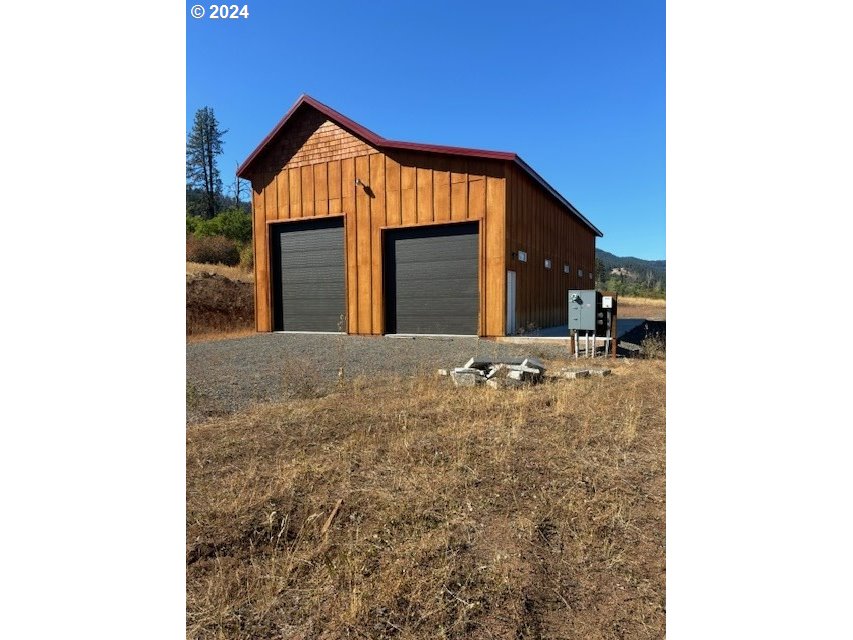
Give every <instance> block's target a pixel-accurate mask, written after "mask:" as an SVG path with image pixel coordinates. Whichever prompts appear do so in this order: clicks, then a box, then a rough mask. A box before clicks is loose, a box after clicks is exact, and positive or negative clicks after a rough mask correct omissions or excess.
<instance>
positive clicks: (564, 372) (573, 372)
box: [554, 369, 589, 380]
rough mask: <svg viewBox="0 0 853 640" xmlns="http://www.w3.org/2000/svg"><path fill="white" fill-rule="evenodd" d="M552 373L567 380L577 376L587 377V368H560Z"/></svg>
mask: <svg viewBox="0 0 853 640" xmlns="http://www.w3.org/2000/svg"><path fill="white" fill-rule="evenodd" d="M554 375H555V377H557V378H566V379H567V380H575V379H577V378H588V377H589V369H560V370H559V371H557V373H555V374H554Z"/></svg>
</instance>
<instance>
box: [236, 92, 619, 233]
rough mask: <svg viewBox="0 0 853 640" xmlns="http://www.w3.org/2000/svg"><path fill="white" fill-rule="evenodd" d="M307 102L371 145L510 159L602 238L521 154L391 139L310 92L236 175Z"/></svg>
mask: <svg viewBox="0 0 853 640" xmlns="http://www.w3.org/2000/svg"><path fill="white" fill-rule="evenodd" d="M304 104H307V105H309V106H310V107H313V108H314V109H316V110H317V111H319V112H320V113H322V114H324V115H325V116H326V117H327V118H329V119H330V120H332V121H333V122H335V123H336V124H337V125H339V126H340V127H342V128H344V129H346V130H348V131H349V132H350V133H352V134H354V135H356V136H358V137H359V138H362V139H363V140H364V141H365V142H368V143H369V144H371V145H372V146H374V147H376V148H377V149H380V150H381V149H404V150H408V151H424V152H427V153H441V154H445V155H450V156H467V157H472V158H485V159H488V160H503V161H507V162H514V163H515V164H516V165H517V166H518V167H519V168H521V169H522V170H524V172H525V173H527V174H528V175H529V176H530V177H531V178H533V180H535V181H536V182H537V183H538V184H539V185H540V186H541V187H542V188H543V189H545V190H546V191H547V192H548V193H550V194H551V195H552V196H554V197H555V198H556V199H557V200H558V201H559V202H560V203H561V204H562V205H563V206H565V207H566V208H567V209H569V211H570V212H571V213H573V214H574V215H576V216H577V217H578V218H580V220H581V221H582V222H583V223H584V224H586V226H588V227H589V228H590V229H591V230H592V231H593V233H595V235H597V236H598V237H599V238H600V237H603V236H604V234H603V233H602V232H601V231H600V230H599V229H598V228H597V227H596V226H595V225H594V224H592V223H591V222H590V221H589V220H587V219H586V217H585V216H584V215H583V214H582V213H581V212H580V211H578V210H577V209H576V208H575V207H574V206H573V205H572V203H571V202H569V201H568V200H566V199H565V198H564V197H563V196H562V195H561V194H560V193H559V192H558V191H557V190H556V189H554V187H552V186H551V185H550V184H548V182H546V181H545V179H544V178H543V177H542V176H540V175H539V174H538V173H536V171H534V170H533V168H532V167H531V166H530V165H528V164H527V163H526V162H525V161H524V160H522V159H521V157H520V156H519V155H518V154H516V153H513V152H511V151H488V150H486V149H469V148H467V147H448V146H445V145H438V144H422V143H418V142H403V141H401V140H388V139H387V138H383V137H382V136H380V135H379V134H377V133H374V132H373V131H371V130H370V129H368V128H367V127H363V126H362V125H360V124H358V123H357V122H355V121H354V120H350V119H349V118H347V117H346V116H345V115H343V114H342V113H338V112H337V111H335V110H334V109H332V108H331V107H329V106H326V105H325V104H323V103H322V102H319V101H317V100H315V99H314V98H312V97H311V96H309V95H307V94H304V93H303V94H302V95H301V96H299V99H298V100H297V101H296V102H295V103H294V105H293V106H292V107H291V108H290V109H289V110H288V112H287V113H286V114H284V117H283V118H282V119H281V120H279V122H278V124H277V125H276V126H275V127H274V128H273V130H272V131H270V132H269V133H268V134H267V136H266V137H265V138H264V139H263V140H261V143H260V144H259V145H258V146H257V147H256V148H255V150H254V151H252V153H250V154H249V157H248V158H246V159H245V160H244V161H243V164H241V165H240V166H239V167H238V168H237V176H239V177H241V178H245V177H246V175H247V173H248V171H249V168H250V167H251V165H252V164H253V163H254V161H255V160H256V159H257V158H258V156H259V155H260V154H261V152H262V151H263V150H264V149H265V148H266V146H267V145H268V144H270V142H272V140H273V139H274V138H275V137H276V136H277V135H278V133H279V131H281V130H282V129H283V128H284V126H285V124H287V121H288V120H290V118H291V117H292V116H293V114H294V113H296V111H297V110H298V109H299V107H301V106H302V105H304Z"/></svg>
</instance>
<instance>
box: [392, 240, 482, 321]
mask: <svg viewBox="0 0 853 640" xmlns="http://www.w3.org/2000/svg"><path fill="white" fill-rule="evenodd" d="M477 229H478V227H477V224H476V223H474V224H453V225H441V226H437V227H417V228H409V229H395V230H392V231H387V232H386V235H385V280H384V284H385V310H386V318H385V330H386V332H387V333H432V334H455V335H477V329H478V322H477V320H478V316H479V309H480V295H479V292H480V288H479V281H478V255H479V251H478V235H479V234H478V231H477Z"/></svg>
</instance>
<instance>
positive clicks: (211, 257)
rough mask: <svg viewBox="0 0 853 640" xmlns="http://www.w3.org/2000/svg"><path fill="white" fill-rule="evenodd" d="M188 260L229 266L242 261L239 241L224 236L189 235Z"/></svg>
mask: <svg viewBox="0 0 853 640" xmlns="http://www.w3.org/2000/svg"><path fill="white" fill-rule="evenodd" d="M187 260H188V261H190V262H203V263H205V264H224V265H228V266H229V267H233V266H236V265H237V264H239V262H240V250H239V249H238V247H237V243H236V242H234V241H233V240H231V239H229V238H226V237H224V236H199V235H194V234H193V235H190V236H187Z"/></svg>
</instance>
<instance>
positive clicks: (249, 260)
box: [240, 243, 255, 271]
mask: <svg viewBox="0 0 853 640" xmlns="http://www.w3.org/2000/svg"><path fill="white" fill-rule="evenodd" d="M240 267H241V268H243V269H245V270H246V271H251V270H252V269H254V268H255V252H254V251H253V250H252V244H251V243H249V244H246V245H243V248H242V249H240Z"/></svg>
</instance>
